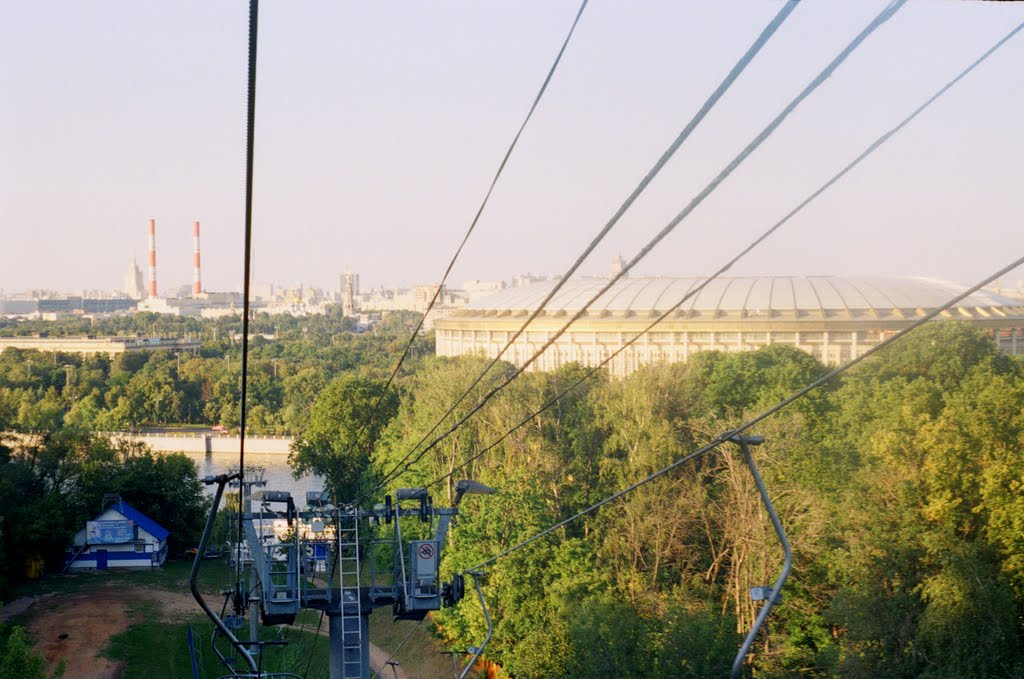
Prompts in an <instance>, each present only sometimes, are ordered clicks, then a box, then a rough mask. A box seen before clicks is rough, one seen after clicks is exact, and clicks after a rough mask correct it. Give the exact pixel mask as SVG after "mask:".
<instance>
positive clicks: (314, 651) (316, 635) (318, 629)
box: [302, 609, 326, 679]
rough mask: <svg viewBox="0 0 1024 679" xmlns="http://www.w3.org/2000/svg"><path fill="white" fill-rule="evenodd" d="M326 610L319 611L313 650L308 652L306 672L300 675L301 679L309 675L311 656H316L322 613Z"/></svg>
mask: <svg viewBox="0 0 1024 679" xmlns="http://www.w3.org/2000/svg"><path fill="white" fill-rule="evenodd" d="M325 612H326V610H324V609H322V610H321V611H320V622H318V623H317V624H316V632H315V633H314V634H313V649H312V650H311V651H310V652H309V658H308V659H307V660H306V671H305V672H303V673H302V679H306V677H307V676H308V675H309V667H310V665H312V664H313V656H315V655H316V642H317V640H318V639H319V638H320V627H321V626H322V625H323V624H324V613H325Z"/></svg>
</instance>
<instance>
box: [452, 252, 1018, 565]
mask: <svg viewBox="0 0 1024 679" xmlns="http://www.w3.org/2000/svg"><path fill="white" fill-rule="evenodd" d="M1021 265H1024V257H1019V258H1018V259H1016V260H1014V261H1013V262H1011V263H1010V264H1008V265H1007V266H1005V267H1003V268H1002V269H1000V270H999V271H997V272H995V273H994V274H992V275H990V276H988V277H987V278H985V279H984V280H982V281H980V282H978V283H975V284H974V285H973V286H971V287H970V288H967V290H965V291H963V292H961V293H960V294H958V295H956V296H955V297H953V298H952V299H950V300H948V301H947V302H946V303H945V304H943V305H942V306H939V307H936V308H935V309H932V310H931V311H930V312H928V313H927V314H925V315H924V316H922V317H921V318H919V319H917V320H916V321H914V322H913V323H911V324H910V325H908V326H907V327H906V328H903V329H902V330H900V331H899V332H897V333H895V334H893V335H892V336H891V337H888V338H886V339H885V340H883V341H881V342H879V343H878V344H876V345H875V346H873V347H871V348H870V349H868V350H867V351H865V352H864V353H863V354H861V355H860V356H858V357H857V358H855V359H853V360H851V361H848V362H846V363H844V364H843V365H841V366H839V367H838V368H835V369H834V370H831V371H829V372H828V373H826V374H825V375H822V376H821V377H819V378H818V379H816V380H814V381H813V382H811V383H810V384H808V385H807V386H805V387H802V388H800V389H799V390H797V391H795V392H793V393H792V394H790V395H789V396H787V397H786V398H785V399H783V400H782V401H780V402H778V403H776V404H775V405H774V406H772V407H771V408H768V409H767V410H765V411H763V412H761V413H760V414H758V415H756V416H755V417H753V418H751V419H749V420H747V421H746V422H744V423H743V424H741V425H740V426H738V427H736V428H735V429H730V430H728V431H725V432H723V433H721V434H719V435H718V436H716V437H715V438H714V439H713V440H712V441H711V443H708V444H706V445H705V446H703V447H701V448H698V449H697V450H695V451H693V452H692V453H689V454H688V455H684V456H683V457H681V458H679V459H678V460H676V461H675V462H673V463H672V464H670V465H668V466H667V467H663V468H661V469H659V470H658V471H656V472H654V473H652V474H650V475H648V476H646V477H644V478H643V479H641V480H639V481H637V482H636V483H633V484H632V485H630V486H628V487H626V488H623V489H622V490H620V491H618V492H616V493H614V494H612V495H609V496H608V497H606V498H605V499H603V500H601V501H600V502H597V503H595V504H592V505H590V506H589V507H587V508H586V509H584V510H582V511H579V512H577V513H576V514H573V515H572V516H570V517H569V518H567V519H564V520H562V521H559V522H558V523H556V524H554V525H553V526H550V527H548V528H545V529H544V530H542V531H540V532H539V533H535V534H534V535H533V536H531V537H529V538H527V539H526V540H523V541H522V542H519V543H517V544H515V545H513V546H512V547H509V548H508V549H506V550H504V551H503V552H501V553H499V554H496V555H494V556H492V557H490V558H488V559H486V560H485V561H481V562H480V563H478V564H477V565H475V566H472V567H470V568H468V569H466V570H465V571H464V572H467V573H468V572H469V571H475V570H480V569H482V568H484V567H485V566H489V565H490V564H492V563H494V562H495V561H497V560H498V559H501V558H504V557H506V556H508V555H509V554H512V553H513V552H516V551H518V550H520V549H522V548H523V547H526V546H527V545H529V544H531V543H533V542H535V541H537V540H539V539H540V538H542V537H544V536H545V535H548V534H549V533H551V532H553V531H555V530H558V529H559V528H561V527H562V526H565V525H567V524H569V523H572V522H573V521H575V520H576V519H579V518H581V517H583V516H586V515H587V514H590V513H591V512H594V511H596V510H597V509H600V508H601V507H603V506H604V505H606V504H608V503H609V502H612V501H614V500H617V499H619V498H620V497H622V496H624V495H626V494H627V493H630V492H632V491H634V490H636V489H637V488H639V487H641V486H643V485H645V484H647V483H650V482H651V481H654V480H655V479H657V478H660V477H662V476H664V475H665V474H667V473H668V472H670V471H672V470H673V469H675V468H677V467H679V466H680V465H682V464H685V463H686V462H689V461H691V460H693V459H696V458H698V457H700V456H702V455H704V454H705V453H707V452H709V451H711V450H713V449H715V448H717V447H718V446H720V445H721V444H723V443H725V442H726V441H728V440H730V439H731V438H732V437H734V436H736V435H737V434H741V433H743V432H745V431H747V430H748V429H750V428H751V427H753V426H754V425H756V424H758V423H760V422H761V421H763V420H765V419H767V418H769V417H771V416H772V415H774V414H775V413H777V412H779V411H780V410H782V409H783V408H785V407H787V406H789V405H790V404H792V403H793V402H794V401H797V400H798V399H800V398H803V397H804V396H806V395H807V394H809V393H810V392H812V391H814V390H815V389H817V388H818V387H820V386H821V385H823V384H825V383H826V382H829V381H831V380H832V379H834V378H836V377H838V376H839V375H842V374H843V373H845V372H846V371H847V370H849V369H850V368H852V367H853V366H855V365H857V364H858V363H860V362H862V361H863V360H865V359H866V358H868V357H869V356H873V355H874V354H875V353H877V352H879V351H881V350H882V349H884V348H885V347H887V346H889V345H890V344H892V343H893V342H896V341H898V340H900V339H902V338H903V337H905V336H906V335H907V334H908V333H910V332H913V331H914V330H916V329H917V328H919V327H921V326H922V325H924V324H925V323H927V322H928V321H930V320H932V319H933V318H935V317H936V316H938V315H939V314H941V313H942V312H944V311H946V310H947V309H949V308H950V307H952V306H954V305H956V304H957V303H958V302H960V301H962V300H964V299H965V298H967V297H969V296H970V295H972V294H974V293H975V292H977V291H978V290H980V289H981V288H983V287H985V286H986V285H988V284H989V283H992V282H993V281H995V280H998V279H999V277H1001V276H1003V275H1005V274H1007V273H1009V272H1011V271H1013V270H1014V269H1016V268H1017V267H1019V266H1021Z"/></svg>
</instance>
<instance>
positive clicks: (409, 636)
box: [370, 618, 423, 679]
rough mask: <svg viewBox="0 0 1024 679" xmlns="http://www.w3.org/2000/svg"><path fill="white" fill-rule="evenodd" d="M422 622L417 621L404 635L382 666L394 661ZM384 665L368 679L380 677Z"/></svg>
mask: <svg viewBox="0 0 1024 679" xmlns="http://www.w3.org/2000/svg"><path fill="white" fill-rule="evenodd" d="M422 622H423V618H420V619H419V620H417V621H416V624H415V625H413V626H412V628H411V629H410V630H409V631H408V633H406V635H405V637H404V638H403V639H402V640H401V641H400V642H399V643H398V647H397V648H395V650H394V652H392V653H391V655H390V656H388V659H387V660H385V661H384V665H387V664H388V663H390V662H391V661H392V660H394V659H395V656H396V655H398V652H399V651H401V650H402V646H405V642H407V641H409V639H411V638H412V633H413V632H415V631H416V628H417V627H419V626H420V623H422ZM384 665H381V666H380V667H378V668H377V671H376V672H374V673H373V676H372V677H370V679H377V677H379V676H380V673H381V672H382V671H384Z"/></svg>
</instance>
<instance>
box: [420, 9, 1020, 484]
mask: <svg viewBox="0 0 1024 679" xmlns="http://www.w3.org/2000/svg"><path fill="white" fill-rule="evenodd" d="M1022 29H1024V22H1022V23H1020V24H1018V25H1017V26H1016V27H1015V28H1014V29H1013V30H1011V31H1010V32H1009V33H1007V34H1006V35H1005V36H1003V38H1001V39H1000V40H999V41H997V42H996V43H995V44H994V45H993V46H992V47H990V48H989V49H988V50H986V51H985V52H984V53H983V54H982V55H981V56H979V57H978V58H977V59H975V60H974V61H973V62H971V63H970V64H969V65H968V66H967V67H966V68H964V69H963V70H962V71H960V73H958V74H957V75H956V76H955V77H954V78H953V79H952V80H950V81H949V82H947V83H946V84H945V85H943V86H942V87H941V88H939V89H938V90H937V91H936V92H935V93H934V94H932V95H931V96H930V97H929V98H928V99H926V100H925V101H924V102H923V103H922V104H921V105H919V106H918V107H917V108H916V109H914V110H913V111H912V112H911V113H910V115H908V116H907V117H905V118H904V119H903V120H901V121H900V122H899V123H897V124H896V125H895V126H893V127H892V128H890V129H889V130H888V131H886V132H885V133H884V134H882V135H881V136H880V137H878V138H877V139H876V140H875V141H874V142H872V143H871V144H869V145H868V146H867V148H865V149H864V151H862V152H861V153H860V154H859V155H858V156H857V157H856V158H854V159H853V160H852V161H850V162H849V163H847V164H846V165H845V166H844V167H843V168H842V169H841V170H840V171H839V172H837V173H836V174H834V175H833V176H832V177H831V178H830V179H829V180H828V181H826V182H825V183H824V184H822V185H821V186H820V187H818V189H816V190H815V191H813V192H812V193H811V194H810V195H808V196H807V197H806V198H804V199H803V200H802V201H801V202H800V203H799V204H797V206H796V207H794V208H793V209H792V210H790V211H789V212H788V213H786V215H785V216H784V217H782V219H780V220H779V221H777V222H776V223H775V224H773V225H772V226H771V227H770V228H769V229H767V230H766V231H765V232H764V233H762V234H761V235H760V236H758V237H757V239H755V240H754V241H753V242H751V243H750V244H749V245H747V246H746V247H745V248H744V249H742V250H741V251H740V252H739V254H737V255H736V256H735V257H733V258H732V259H730V260H729V261H728V262H727V263H726V264H725V265H723V266H722V267H721V268H719V269H718V270H717V271H715V272H714V273H713V274H711V276H709V277H708V278H706V279H704V280H703V281H702V282H701V283H700V284H698V285H697V286H696V287H693V288H691V289H690V290H688V291H687V292H686V294H685V295H684V296H683V297H682V298H681V299H680V300H679V301H678V302H676V303H675V304H673V305H672V306H671V307H669V308H668V309H667V310H666V311H664V312H662V313H661V315H659V316H658V317H657V318H656V319H655V320H654V321H653V322H651V323H650V324H649V325H648V326H647V327H646V328H644V329H643V330H641V331H640V332H638V333H636V334H635V335H634V336H633V337H631V338H630V339H629V340H628V341H626V342H625V343H623V344H622V345H621V346H620V347H619V348H618V349H616V350H615V351H614V352H612V353H611V354H610V355H609V356H608V357H606V358H605V359H604V360H602V361H601V362H600V363H598V364H597V365H596V366H594V367H592V368H590V369H589V370H587V371H586V372H585V373H584V374H583V376H582V377H580V378H578V379H577V380H576V381H574V382H573V383H572V384H570V385H569V386H568V387H565V388H564V389H562V390H561V391H559V392H558V393H557V394H555V395H554V396H553V397H551V398H550V399H548V400H547V401H546V402H545V403H544V404H543V405H542V406H541V407H540V408H538V409H537V410H535V411H533V412H531V413H530V414H529V415H528V416H526V417H525V418H523V419H522V420H521V421H520V422H519V423H518V424H516V425H515V426H514V427H512V428H511V429H509V430H508V431H506V432H505V433H504V434H502V435H501V436H500V437H499V438H498V439H496V440H494V441H492V442H491V443H490V444H488V445H487V446H486V447H484V448H483V449H481V450H480V451H478V452H477V453H475V454H474V455H473V456H471V457H469V458H468V459H466V460H465V461H463V462H462V463H461V464H459V465H457V466H456V467H454V468H453V469H451V470H450V471H449V472H448V473H447V474H445V475H443V476H440V477H438V478H436V479H434V480H433V481H431V482H430V483H428V484H427V487H428V488H429V487H431V486H434V485H437V484H438V483H441V482H442V481H445V480H446V479H449V478H452V477H453V476H454V475H455V473H457V472H459V471H461V470H462V469H465V468H466V467H468V466H469V465H470V464H472V463H473V462H475V461H476V460H478V459H480V458H481V457H483V455H485V454H486V453H487V452H489V451H490V450H492V449H493V448H495V447H496V446H497V445H498V444H500V443H501V442H502V441H504V440H505V439H506V438H508V437H509V436H511V435H512V434H513V433H515V432H516V431H518V430H519V429H521V428H522V427H524V426H526V425H527V424H529V423H530V422H531V421H532V420H533V419H534V418H535V417H537V416H538V415H540V414H541V413H543V412H545V411H546V410H548V408H550V407H552V406H553V405H554V404H556V403H557V402H558V401H559V400H560V399H561V398H562V397H563V396H565V395H566V394H567V393H569V392H570V391H572V390H574V389H576V387H578V386H580V385H581V384H583V383H584V382H586V381H587V380H588V379H590V378H592V377H593V376H594V375H595V374H597V373H598V372H599V371H600V370H601V369H602V368H604V367H605V366H606V365H608V364H609V363H611V362H612V361H613V360H614V359H615V358H616V357H617V356H618V355H619V354H621V353H622V352H623V351H625V350H626V349H628V348H629V347H630V346H632V345H633V344H634V343H635V342H637V341H638V340H640V339H641V338H642V337H643V336H644V335H646V334H647V333H648V332H650V331H651V330H652V329H653V328H654V327H655V326H657V325H658V324H659V323H661V322H662V321H664V320H665V319H666V318H668V317H669V316H671V315H672V314H673V313H675V312H676V311H677V310H678V309H679V308H680V307H682V305H683V304H685V303H686V302H687V300H689V299H691V298H693V297H695V296H696V295H697V294H699V293H700V292H701V291H702V290H703V289H704V288H705V287H707V286H708V284H710V283H711V281H713V280H715V279H716V278H718V277H719V276H721V275H722V274H723V273H725V272H727V271H728V270H729V269H731V268H732V267H733V265H735V264H736V263H737V262H738V261H739V260H740V259H741V258H743V257H744V256H746V255H747V254H748V253H750V251H751V250H753V249H754V248H755V247H757V246H758V245H760V244H761V243H762V242H764V241H765V240H766V239H767V238H768V237H769V236H771V235H772V234H774V233H775V232H776V231H778V230H779V229H780V228H781V227H782V226H783V225H785V224H786V223H787V222H789V220H791V219H792V218H793V217H795V216H796V215H797V214H799V213H800V212H801V211H802V210H803V209H804V208H805V207H807V206H808V205H810V204H811V203H812V202H813V201H814V200H815V199H817V198H818V197H819V196H821V195H822V194H823V193H825V192H826V191H827V190H828V189H830V188H831V187H832V186H833V185H835V184H836V183H837V182H838V181H839V180H840V179H842V178H843V177H845V176H846V175H847V174H848V173H849V172H851V171H852V170H853V169H854V168H855V167H857V166H858V165H860V163H861V162H863V161H864V160H865V159H867V158H868V157H869V156H870V155H871V154H873V153H874V152H875V151H876V150H877V149H878V148H879V147H881V146H882V145H883V144H885V142H887V141H888V140H889V139H891V138H892V137H893V136H894V135H895V134H896V133H898V132H899V131H900V130H902V129H903V128H904V127H906V126H907V125H908V124H910V122H911V121H913V120H914V119H915V118H917V116H918V115H920V114H921V113H923V112H924V111H925V110H926V109H927V108H928V107H930V106H931V105H932V104H933V103H935V101H937V100H938V99H939V98H940V97H942V95H944V94H945V93H946V92H948V91H949V90H950V89H952V88H953V86H954V85H956V84H957V83H958V82H960V80H962V79H963V78H964V77H965V76H967V75H968V74H969V73H970V72H971V71H973V70H974V69H975V68H977V67H978V66H980V65H981V64H982V63H984V62H985V61H986V60H987V59H988V58H989V57H990V56H992V55H993V54H994V53H995V52H996V51H997V50H998V49H999V48H1000V47H1002V46H1003V45H1004V44H1006V42H1007V41H1009V40H1010V38H1012V37H1014V36H1015V35H1017V33H1019V32H1020V31H1021V30H1022Z"/></svg>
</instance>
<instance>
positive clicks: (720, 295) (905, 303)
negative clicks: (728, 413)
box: [452, 276, 1024, 318]
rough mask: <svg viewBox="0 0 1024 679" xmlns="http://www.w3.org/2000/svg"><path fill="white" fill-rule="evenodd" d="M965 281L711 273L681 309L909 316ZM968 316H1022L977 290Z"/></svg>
mask: <svg viewBox="0 0 1024 679" xmlns="http://www.w3.org/2000/svg"><path fill="white" fill-rule="evenodd" d="M704 280H706V279H705V278H700V277H686V278H670V277H650V278H623V279H622V280H620V281H618V282H617V283H616V284H615V285H614V286H612V288H611V289H610V290H608V291H607V292H606V293H605V294H604V295H602V296H601V297H600V299H598V300H597V301H596V302H595V303H594V304H593V305H591V307H590V309H589V312H590V313H589V314H588V315H609V314H610V315H615V316H622V315H627V316H631V315H645V316H646V315H653V314H656V313H660V312H664V311H667V310H668V309H670V308H671V307H672V306H674V305H675V304H676V303H678V302H679V300H681V299H682V298H683V297H685V296H686V294H687V293H688V292H690V291H691V290H694V289H695V288H696V287H697V286H699V285H700V284H701V283H702V282H703V281H704ZM607 282H608V281H607V279H603V278H590V279H580V280H573V281H569V282H568V283H566V285H565V286H564V287H563V288H562V289H561V290H560V291H559V292H558V293H557V294H556V295H555V297H554V298H553V299H552V300H551V301H550V302H549V303H548V304H547V306H546V307H545V315H549V316H550V315H560V314H563V313H575V312H576V311H579V310H580V309H581V308H582V307H583V305H584V304H586V302H587V300H589V299H590V298H591V297H593V296H594V294H596V293H597V291H598V290H600V289H601V287H603V286H604V285H606V284H607ZM554 285H555V281H545V282H542V283H536V284H533V285H529V286H525V287H520V288H508V289H505V290H502V291H501V292H498V293H496V294H493V295H490V296H488V297H486V298H481V299H479V300H478V301H475V302H474V303H472V304H470V305H468V306H467V307H465V308H464V309H463V310H462V311H461V312H456V313H455V314H452V317H455V318H458V317H466V316H477V315H484V316H492V315H498V316H501V315H506V314H511V315H520V314H522V313H523V312H529V311H533V310H534V309H536V308H537V307H538V306H539V305H540V303H541V301H542V300H543V299H544V297H545V296H546V295H547V294H548V293H549V292H550V291H551V289H552V287H554ZM965 289H966V286H961V285H957V284H955V283H948V282H944V281H938V280H933V279H928V278H911V277H884V276H870V277H869V276H774V277H736V278H717V279H715V280H713V281H711V283H710V284H709V285H708V286H707V287H706V288H704V289H703V290H701V291H700V292H699V293H697V294H695V295H694V296H693V297H692V298H691V299H688V300H687V301H686V302H685V303H684V304H683V305H682V307H680V313H681V314H682V315H687V316H690V315H697V316H706V315H710V316H712V317H714V316H718V315H728V316H740V317H748V318H757V317H772V316H780V315H781V316H817V317H831V318H835V317H840V318H841V317H843V316H846V317H864V316H868V317H875V318H891V317H893V316H896V317H900V318H910V317H913V316H917V315H922V314H923V313H926V312H927V311H928V310H930V309H933V308H935V307H937V306H940V305H941V304H943V303H945V302H946V301H947V300H949V299H950V298H951V297H953V296H954V295H956V294H957V293H959V292H962V291H963V290H965ZM947 313H948V314H949V315H953V316H961V317H967V318H974V317H978V316H982V317H987V316H989V315H991V316H994V317H997V318H1000V317H1002V318H1005V317H1008V316H1010V317H1020V316H1024V302H1022V301H1020V300H1014V299H1011V298H1009V297H1003V296H1000V295H996V294H993V293H990V292H985V291H980V292H977V293H975V294H973V295H971V296H969V297H967V298H966V299H964V300H963V301H962V302H961V303H960V305H959V306H958V307H956V308H954V309H951V310H950V311H949V312H947Z"/></svg>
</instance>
